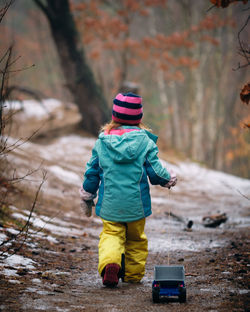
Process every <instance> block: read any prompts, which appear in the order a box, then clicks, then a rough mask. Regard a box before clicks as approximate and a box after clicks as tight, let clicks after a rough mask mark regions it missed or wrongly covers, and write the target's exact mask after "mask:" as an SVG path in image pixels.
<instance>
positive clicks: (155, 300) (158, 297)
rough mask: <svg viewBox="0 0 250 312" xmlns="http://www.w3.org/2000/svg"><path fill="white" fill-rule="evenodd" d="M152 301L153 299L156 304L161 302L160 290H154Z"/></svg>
mask: <svg viewBox="0 0 250 312" xmlns="http://www.w3.org/2000/svg"><path fill="white" fill-rule="evenodd" d="M152 299H153V302H154V303H158V302H160V295H159V291H158V290H155V289H153V291H152Z"/></svg>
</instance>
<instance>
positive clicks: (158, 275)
mask: <svg viewBox="0 0 250 312" xmlns="http://www.w3.org/2000/svg"><path fill="white" fill-rule="evenodd" d="M164 297H165V299H169V298H171V297H177V298H178V300H179V302H181V303H183V302H186V287H185V271H184V267H183V266H181V265H178V266H173V265H157V266H155V268H154V281H153V283H152V298H153V302H155V303H157V302H160V301H161V299H163V298H164Z"/></svg>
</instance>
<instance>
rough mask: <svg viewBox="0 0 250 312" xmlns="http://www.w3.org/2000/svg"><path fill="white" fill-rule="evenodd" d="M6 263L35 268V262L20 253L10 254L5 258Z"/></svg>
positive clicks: (13, 265)
mask: <svg viewBox="0 0 250 312" xmlns="http://www.w3.org/2000/svg"><path fill="white" fill-rule="evenodd" d="M3 262H4V263H5V264H6V265H9V266H12V267H15V268H17V267H20V268H21V267H26V268H27V269H34V268H35V267H34V265H33V264H35V262H34V261H33V260H31V259H29V258H25V257H23V256H20V255H9V256H8V257H7V258H6V259H4V260H3Z"/></svg>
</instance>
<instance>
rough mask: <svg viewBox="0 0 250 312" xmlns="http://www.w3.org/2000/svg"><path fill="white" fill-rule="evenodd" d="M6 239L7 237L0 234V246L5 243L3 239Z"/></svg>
mask: <svg viewBox="0 0 250 312" xmlns="http://www.w3.org/2000/svg"><path fill="white" fill-rule="evenodd" d="M6 238H7V236H6V235H5V234H3V233H0V244H1V243H2V242H3V241H5V239H6Z"/></svg>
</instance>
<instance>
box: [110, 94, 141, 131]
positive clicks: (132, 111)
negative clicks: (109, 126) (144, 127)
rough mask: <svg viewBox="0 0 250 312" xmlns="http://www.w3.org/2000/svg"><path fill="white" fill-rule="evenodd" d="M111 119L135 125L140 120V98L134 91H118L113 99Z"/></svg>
mask: <svg viewBox="0 0 250 312" xmlns="http://www.w3.org/2000/svg"><path fill="white" fill-rule="evenodd" d="M113 103H114V105H113V111H112V119H113V120H114V121H115V122H118V123H121V124H126V125H136V124H139V123H140V122H141V120H142V116H143V109H142V98H141V97H140V96H139V95H136V94H134V93H118V94H117V96H116V97H115V99H114V100H113Z"/></svg>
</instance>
